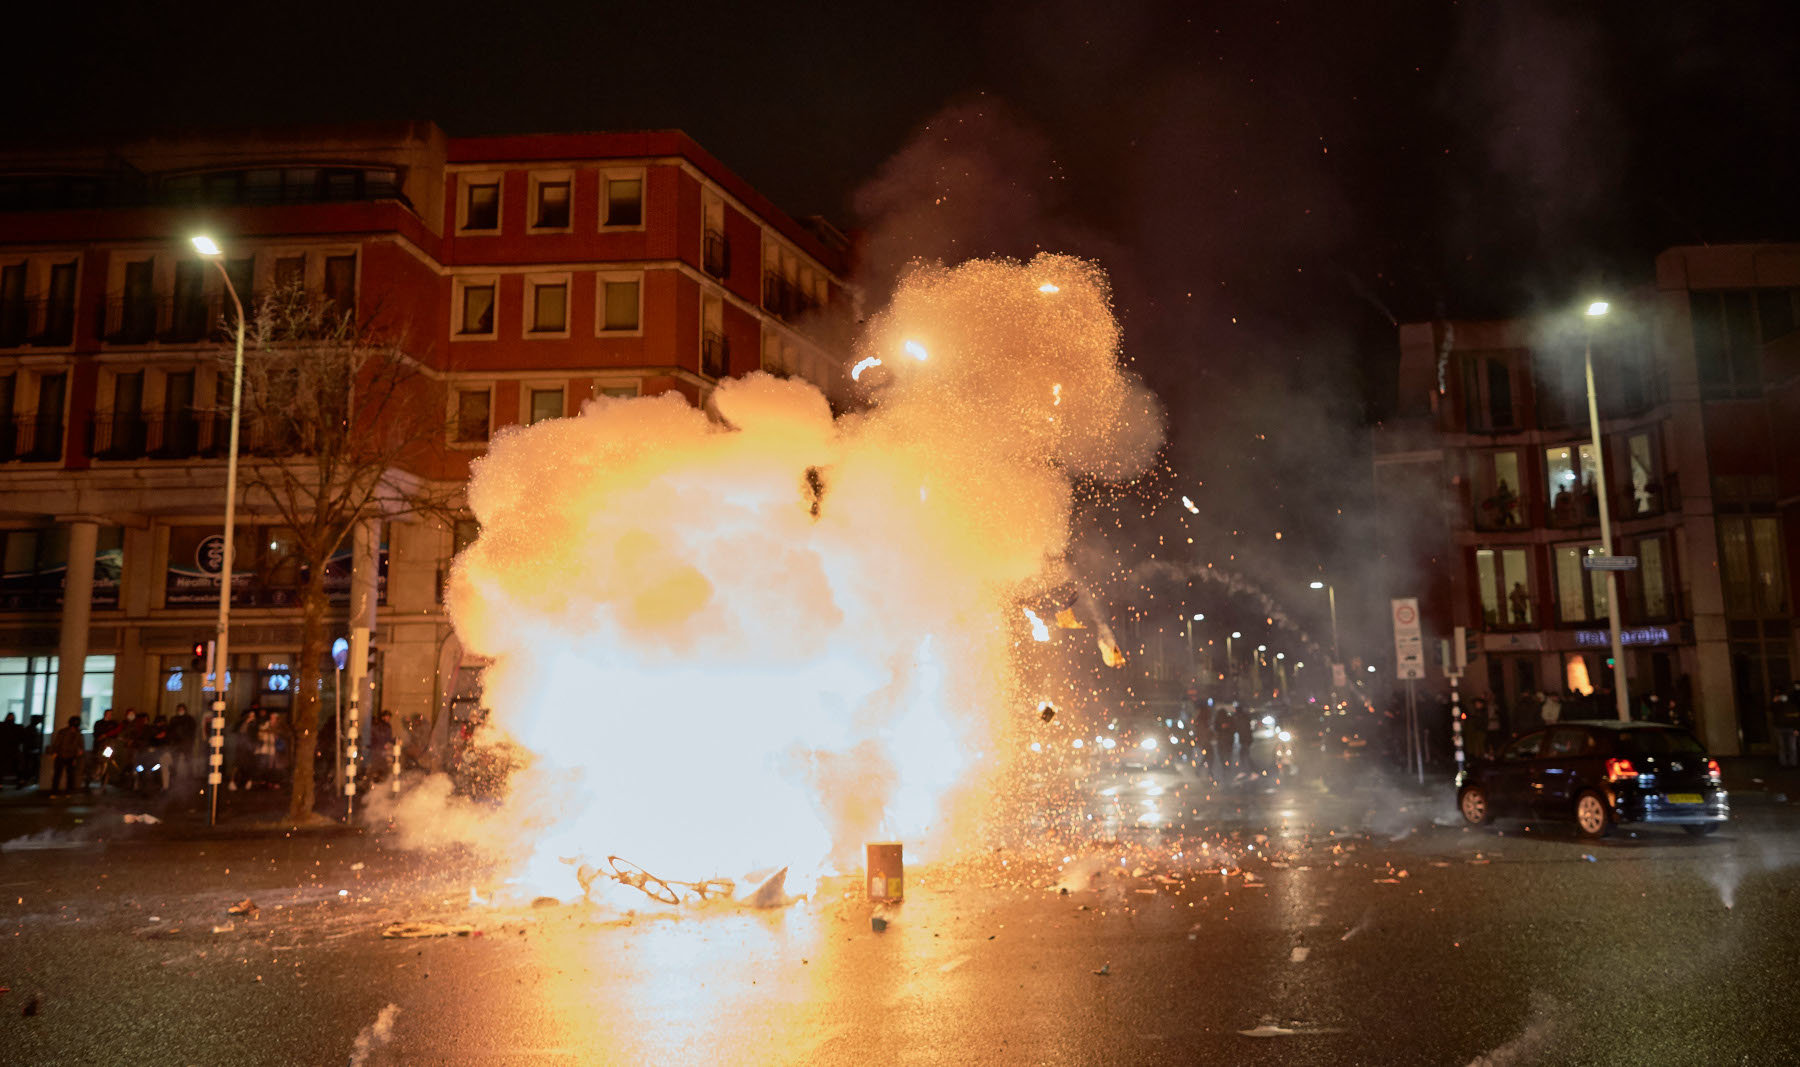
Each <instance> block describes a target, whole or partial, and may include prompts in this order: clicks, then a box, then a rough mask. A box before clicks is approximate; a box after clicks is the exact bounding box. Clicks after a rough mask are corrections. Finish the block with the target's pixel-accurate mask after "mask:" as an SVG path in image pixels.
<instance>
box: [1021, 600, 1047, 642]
mask: <svg viewBox="0 0 1800 1067" xmlns="http://www.w3.org/2000/svg"><path fill="white" fill-rule="evenodd" d="M1021 610H1023V611H1024V612H1025V617H1026V618H1027V619H1029V620H1031V639H1032V640H1033V641H1048V640H1050V626H1049V624H1047V623H1045V622H1044V620H1043V619H1040V618H1038V613H1037V612H1035V611H1032V610H1031V609H1030V608H1024V609H1021Z"/></svg>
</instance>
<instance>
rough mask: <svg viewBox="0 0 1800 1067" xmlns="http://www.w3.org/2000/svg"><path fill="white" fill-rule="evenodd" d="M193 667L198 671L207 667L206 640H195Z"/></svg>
mask: <svg viewBox="0 0 1800 1067" xmlns="http://www.w3.org/2000/svg"><path fill="white" fill-rule="evenodd" d="M165 647H166V646H165ZM193 669H194V670H196V671H203V670H205V669H206V642H205V641H195V642H194V662H193Z"/></svg>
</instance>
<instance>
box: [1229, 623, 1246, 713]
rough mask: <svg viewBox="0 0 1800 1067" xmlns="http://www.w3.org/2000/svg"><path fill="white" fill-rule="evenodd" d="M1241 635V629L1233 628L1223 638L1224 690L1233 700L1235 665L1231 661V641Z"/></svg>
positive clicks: (1235, 691)
mask: <svg viewBox="0 0 1800 1067" xmlns="http://www.w3.org/2000/svg"><path fill="white" fill-rule="evenodd" d="M1243 636H1244V635H1243V633H1242V632H1241V631H1238V630H1233V631H1231V633H1230V635H1229V636H1227V637H1226V638H1225V691H1226V692H1227V693H1229V694H1230V695H1231V699H1233V700H1236V699H1237V667H1236V665H1235V664H1234V663H1233V657H1232V655H1231V643H1232V642H1233V641H1236V640H1238V639H1239V638H1242V637H1243Z"/></svg>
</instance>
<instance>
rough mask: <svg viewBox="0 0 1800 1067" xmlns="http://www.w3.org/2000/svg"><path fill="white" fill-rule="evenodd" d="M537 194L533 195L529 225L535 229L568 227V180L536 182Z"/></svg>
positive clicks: (562, 228) (563, 228) (564, 228)
mask: <svg viewBox="0 0 1800 1067" xmlns="http://www.w3.org/2000/svg"><path fill="white" fill-rule="evenodd" d="M535 184H536V187H537V194H536V196H534V197H533V204H532V221H531V226H532V228H533V229H537V230H566V229H568V228H569V181H568V179H566V178H565V179H562V180H560V181H539V182H536V183H535Z"/></svg>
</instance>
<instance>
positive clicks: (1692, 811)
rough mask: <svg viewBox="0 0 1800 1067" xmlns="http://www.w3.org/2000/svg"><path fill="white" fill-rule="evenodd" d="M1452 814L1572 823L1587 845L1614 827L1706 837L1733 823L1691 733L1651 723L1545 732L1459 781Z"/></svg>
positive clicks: (1560, 726)
mask: <svg viewBox="0 0 1800 1067" xmlns="http://www.w3.org/2000/svg"><path fill="white" fill-rule="evenodd" d="M1456 786H1457V797H1456V799H1457V807H1459V808H1460V809H1461V810H1462V814H1463V818H1464V819H1466V820H1468V821H1469V822H1470V823H1472V824H1474V825H1476V826H1481V825H1483V824H1485V823H1487V822H1490V821H1491V820H1493V819H1496V818H1506V817H1512V818H1518V819H1525V820H1528V821H1535V820H1539V819H1573V820H1574V822H1575V827H1576V829H1578V830H1579V831H1581V833H1582V835H1583V836H1585V837H1600V836H1602V835H1604V834H1605V833H1606V832H1607V831H1609V830H1611V829H1612V828H1613V827H1614V826H1616V825H1619V824H1621V823H1663V824H1667V825H1672V826H1680V827H1681V828H1682V829H1684V830H1686V831H1687V832H1688V833H1690V834H1695V835H1699V834H1709V833H1712V832H1713V831H1714V830H1717V829H1718V828H1719V827H1720V826H1722V825H1724V823H1725V821H1726V820H1727V819H1729V818H1730V817H1731V804H1730V801H1729V799H1728V798H1727V797H1726V795H1725V787H1724V785H1723V784H1722V783H1721V781H1720V775H1719V764H1718V761H1717V760H1714V759H1710V758H1708V756H1707V754H1706V749H1705V748H1704V747H1703V746H1702V745H1701V744H1700V742H1699V741H1696V740H1695V739H1694V735H1693V734H1690V733H1688V732H1687V731H1686V730H1681V729H1677V728H1675V727H1673V726H1664V725H1661V724H1659V723H1649V722H1616V721H1611V720H1595V721H1587V722H1564V723H1557V724H1556V725H1554V726H1546V727H1544V728H1543V729H1541V730H1535V731H1533V732H1531V733H1528V734H1525V735H1524V736H1522V737H1518V738H1515V739H1514V740H1513V741H1512V742H1511V743H1510V744H1508V745H1507V746H1506V747H1505V748H1503V749H1501V750H1500V753H1499V755H1498V756H1496V757H1495V758H1493V759H1478V760H1474V761H1472V762H1471V763H1470V764H1469V765H1468V767H1467V768H1466V769H1465V770H1464V771H1463V772H1462V773H1461V774H1459V775H1457V781H1456Z"/></svg>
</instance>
